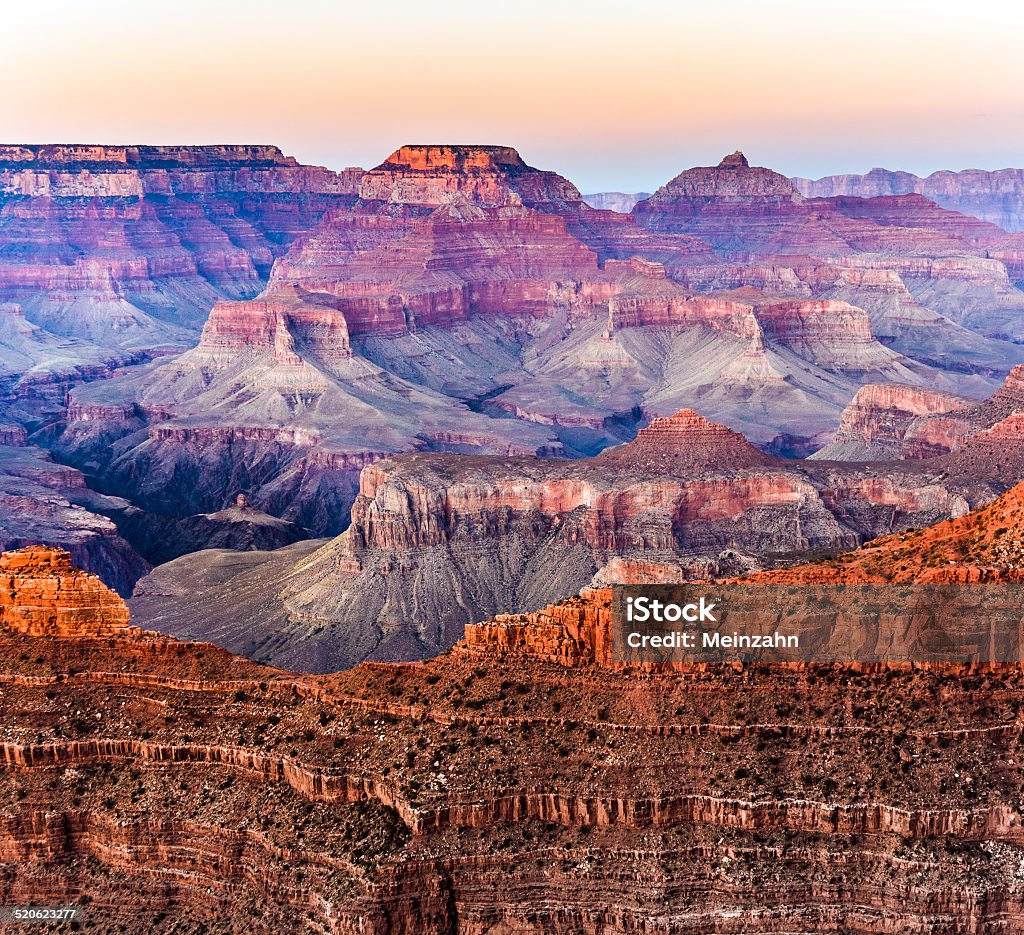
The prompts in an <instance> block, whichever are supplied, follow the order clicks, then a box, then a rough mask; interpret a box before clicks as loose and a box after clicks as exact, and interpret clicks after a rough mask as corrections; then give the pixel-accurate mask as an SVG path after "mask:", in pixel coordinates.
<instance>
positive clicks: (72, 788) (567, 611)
mask: <svg viewBox="0 0 1024 935" xmlns="http://www.w3.org/2000/svg"><path fill="white" fill-rule="evenodd" d="M666 430H668V431H673V432H675V431H685V429H684V428H683V427H681V426H674V427H668V428H667V429H666ZM715 439H716V440H715V445H717V446H719V447H721V448H725V449H735V450H740V449H742V450H744V451H746V452H747V454H748V455H749V458H750V459H751V461H752V462H753V463H757V462H759V461H760V460H762V459H763V458H764V457H765V456H764V455H763V454H762V453H758V452H757V451H756V449H752V448H750V447H749V446H747V447H744V446H743V444H742V442H740V441H738V440H737V439H736V438H735V437H734V435H732V434H730V433H729V432H728V431H726V430H720V431H718V432H716V433H715ZM1022 496H1024V494H1022V492H1021V489H1020V488H1015V489H1013V490H1011V491H1010V492H1009V493H1007V494H1006V495H1004V497H1003V498H1002V499H1000V500H997V501H996V502H995V503H993V504H992V505H991V506H989V507H987V508H984V509H982V510H980V511H978V512H976V513H969V514H966V515H964V516H963V517H961V518H960V519H958V520H953V521H951V522H945V523H942V524H940V525H939V526H936V527H934V528H933V529H924V530H921V531H920V532H916V533H904V534H899V535H896V536H890V537H889V538H888V539H884V540H881V541H880V542H876V543H871V544H869V545H868V546H867V547H865V548H862V549H861V550H859V551H858V552H854V553H851V554H850V555H849V556H843V557H840V558H838V559H836V560H835V561H834V562H833V563H831V564H830V563H825V564H822V563H815V564H814V565H811V566H807V567H806V572H805V573H806V574H807V575H810V576H812V577H818V578H821V577H825V578H828V577H829V576H831V575H832V573H833V572H832V571H831V569H832V568H834V567H839V568H844V569H847V570H848V572H849V573H850V575H851V577H857V578H858V579H859V580H874V579H873V576H874V575H876V574H878V573H879V571H878V569H881V573H882V574H883V575H886V576H889V575H893V574H896V575H897V576H898V575H899V574H901V573H903V572H901V571H900V570H899V566H900V564H902V563H903V562H904V561H905V560H906V559H907V558H908V557H909V558H910V559H911V560H919V561H920V562H922V563H924V564H929V565H931V566H932V567H935V568H937V569H941V573H942V574H943V575H944V576H945V577H946V578H947V580H948V579H949V578H950V576H954V577H955V575H956V574H957V573H958V568H959V567H961V566H962V567H963V568H965V569H966V568H972V567H982V566H984V567H986V568H988V569H990V570H991V573H992V574H1003V573H1006V574H1009V575H1011V576H1013V575H1016V576H1017V577H1019V574H1020V573H1019V571H1018V570H1015V569H1014V567H1013V565H1014V564H1015V562H1016V555H1017V553H1018V552H1019V551H1020V549H1021V547H1022V546H1021V534H1020V526H1019V522H1017V520H1018V519H1019V515H1020V513H1021V510H1022V506H1021V503H1022ZM968 540H969V542H970V543H971V545H970V546H969V548H968V551H966V552H965V551H964V544H965V543H966V542H968ZM985 549H987V550H988V551H983V550H985ZM243 554H244V553H243ZM915 557H917V558H916V559H915ZM948 559H952V560H953V564H952V565H951V564H950V562H949V561H948ZM799 573H800V572H799V569H791V570H789V571H787V572H785V574H786V575H787V576H789V578H788V580H795V579H793V576H794V574H799ZM606 615H607V591H604V590H601V589H597V590H589V591H585V592H584V593H583V594H582V595H581V596H578V597H574V598H571V599H569V600H568V601H564V602H559V603H557V604H554V605H552V606H550V607H548V608H547V609H545V610H543V611H537V612H534V613H530V614H513V615H505V616H500V617H497V618H494V619H491V620H486V621H483V622H481V623H479V624H474V625H470V626H468V627H467V628H466V633H465V637H464V639H463V640H461V641H460V642H458V643H457V644H456V645H455V646H454V647H453V648H452V649H451V650H449V651H448V652H446V653H444V654H442V655H440V656H438V657H437V658H435V659H432V660H431V661H429V662H425V663H417V664H405V665H402V664H388V663H365V664H363V665H361V666H359V667H357V668H355V669H352V670H349V671H346V672H340V673H336V674H334V675H329V676H310V675H297V674H293V673H290V672H287V671H285V670H282V669H275V668H269V667H266V666H261V665H257V664H255V663H253V662H250V661H248V660H246V659H244V658H241V657H238V656H232V655H230V654H229V653H227V652H225V651H224V650H222V649H219V648H217V647H215V646H212V645H210V644H208V643H202V642H178V641H176V640H174V639H171V638H168V637H166V636H162V635H160V634H157V633H153V632H150V631H147V630H145V629H140V628H139V627H138V626H136V625H134V624H133V623H132V621H131V620H130V619H129V615H128V612H127V610H126V608H125V606H124V604H123V603H122V602H120V601H119V599H118V598H117V597H116V596H115V595H113V594H112V593H111V592H110V591H109V590H107V589H106V588H105V587H104V586H103V585H102V584H101V583H100V582H99V580H98V579H97V578H95V577H94V576H92V575H88V574H84V573H82V572H79V571H77V570H76V569H74V567H73V566H72V565H71V563H70V560H69V556H68V555H67V553H63V552H60V551H56V550H53V549H43V548H35V549H24V550H20V551H16V552H8V553H6V554H4V555H3V556H2V557H0V644H2V652H0V711H2V715H3V716H2V718H0V723H3V725H4V727H3V731H2V733H3V736H2V738H0V743H2V744H3V765H4V769H3V771H2V773H0V783H3V785H4V786H5V795H4V802H5V803H6V804H5V806H4V810H3V815H2V820H0V841H2V846H0V863H2V865H3V872H2V873H0V896H2V898H3V900H4V902H5V903H7V904H11V903H15V904H24V903H29V902H38V901H40V900H42V899H44V898H45V901H48V902H50V903H65V904H77V905H79V906H81V912H82V915H83V917H84V920H85V921H86V922H87V923H88V925H89V927H90V928H93V929H95V930H97V931H100V932H113V931H117V930H118V928H119V927H121V928H123V927H124V926H125V925H127V926H129V927H135V928H136V929H138V928H139V927H140V926H141V927H144V928H145V929H146V930H148V931H153V932H164V931H167V932H170V931H181V930H182V926H185V929H186V930H192V929H195V928H196V927H197V926H199V925H202V927H203V928H204V929H205V930H207V931H218V932H219V931H231V930H234V929H235V928H237V923H238V920H239V919H240V918H244V919H245V924H246V928H247V929H249V930H251V931H256V932H267V933H270V932H275V931H300V930H301V931H316V932H329V933H340V935H345V933H352V935H354V933H356V932H358V933H361V935H366V933H380V935H383V933H387V932H396V931H402V932H407V933H410V935H416V933H427V932H430V933H451V935H455V933H492V935H496V933H499V932H508V931H522V930H527V931H531V932H535V933H562V932H569V931H573V932H577V931H592V932H595V933H597V932H600V933H603V935H617V933H634V932H635V933H639V932H646V933H651V932H664V933H666V935H667V933H669V932H672V933H680V932H684V933H685V932H693V933H697V932H701V933H709V932H710V933H718V932H721V933H726V932H737V931H760V930H767V931H788V932H811V931H822V930H837V931H844V932H851V933H885V932H892V931H901V932H920V933H934V932H937V931H946V932H968V931H971V932H978V931H981V932H995V931H1007V930H1010V931H1012V930H1015V929H1016V928H1018V927H1019V926H1020V924H1021V912H1022V905H1024V903H1022V896H1021V887H1022V886H1024V882H1022V879H1021V877H1020V873H1019V865H1020V849H1021V846H1022V844H1024V841H1022V835H1021V815H1020V798H1019V789H1020V787H1021V783H1022V781H1024V776H1022V775H1021V769H1022V767H1021V762H1022V760H1021V751H1020V750H1019V749H1018V748H1019V746H1020V743H1021V740H1020V728H1019V725H1020V717H1021V712H1020V702H1021V695H1022V690H1024V689H1022V686H1021V684H1020V669H1019V667H996V668H989V669H979V670H974V671H971V670H967V671H960V670H958V669H956V667H946V668H943V667H937V668H915V669H911V668H906V669H902V670H900V669H886V668H873V669H872V668H869V669H867V670H857V669H851V668H843V667H834V666H806V667H788V668H787V667H758V666H748V667H733V666H711V667H695V668H690V669H688V670H685V671H639V670H633V669H622V668H617V667H614V666H609V665H607V664H606V663H605V662H604V661H603V657H602V654H601V649H600V642H601V641H600V633H601V632H602V628H603V627H604V625H605V620H606ZM189 927H191V928H189Z"/></svg>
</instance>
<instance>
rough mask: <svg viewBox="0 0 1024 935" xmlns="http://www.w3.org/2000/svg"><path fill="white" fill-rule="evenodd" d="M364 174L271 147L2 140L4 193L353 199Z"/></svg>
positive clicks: (1, 186)
mask: <svg viewBox="0 0 1024 935" xmlns="http://www.w3.org/2000/svg"><path fill="white" fill-rule="evenodd" d="M362 175H363V170H362V169H344V170H342V171H341V172H335V171H334V170H332V169H327V168H324V167H323V166H307V165H303V164H302V163H300V162H299V161H298V160H296V159H295V158H294V157H293V156H286V155H285V154H284V153H282V152H281V150H280V149H278V148H277V147H276V146H269V145H218V146H102V145H96V146H93V145H42V146H17V145H14V146H11V145H6V146H5V145H0V191H3V192H7V193H10V194H15V195H23V196H29V197H33V196H36V197H54V198H81V197H119V198H141V197H144V196H146V195H208V196H209V195H222V194H232V193H239V192H252V193H258V194H261V195H277V196H280V195H292V196H296V195H300V194H301V195H306V196H313V195H319V196H332V197H333V198H335V199H337V198H338V196H346V198H347V203H351V201H354V200H355V195H356V189H357V187H358V184H359V179H360V178H361V177H362ZM249 210H254V209H249Z"/></svg>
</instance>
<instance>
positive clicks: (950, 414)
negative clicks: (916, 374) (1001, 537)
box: [814, 366, 1024, 475]
mask: <svg viewBox="0 0 1024 935" xmlns="http://www.w3.org/2000/svg"><path fill="white" fill-rule="evenodd" d="M1022 406H1024V367H1022V366H1017V367H1015V368H1014V369H1013V370H1011V371H1010V373H1009V374H1008V375H1007V377H1006V380H1005V381H1004V383H1003V385H1002V386H1001V387H1000V388H999V389H998V390H997V391H996V392H995V393H994V394H993V395H992V396H991V397H990V398H989V399H986V400H982V401H976V400H969V399H964V398H961V397H957V396H953V395H951V394H949V393H942V392H938V391H936V390H927V389H923V388H921V387H910V386H905V385H902V384H869V385H868V386H865V387H863V388H862V389H861V390H859V391H858V392H857V395H856V396H854V398H853V400H852V401H851V402H850V405H849V406H847V407H846V409H844V410H843V414H842V417H841V418H840V420H839V429H838V431H837V432H836V434H835V436H834V437H833V439H832V441H831V442H830V444H828V445H827V446H825V447H824V448H823V449H821V450H820V451H819V452H817V453H816V454H815V455H814V457H816V458H835V459H840V460H844V461H871V460H875V461H885V460H899V459H915V458H917V459H920V458H934V457H938V456H940V455H948V454H949V453H950V452H962V453H963V454H964V456H965V457H967V456H969V454H970V451H971V449H972V448H981V447H984V446H985V445H986V444H990V441H989V440H990V439H991V438H992V433H993V432H994V433H995V434H996V436H998V438H999V439H1000V445H1001V453H1002V456H1003V457H1004V458H1005V459H1007V460H1009V461H1013V462H1014V464H1015V466H1016V467H1020V466H1022V465H1024V436H1019V435H1018V434H1017V432H1016V430H1015V428H1014V425H1013V423H1012V421H1008V420H1010V419H1011V418H1012V417H1013V416H1014V415H1015V413H1017V411H1018V410H1019V409H1020V408H1021V407H1022ZM996 426H999V428H998V429H997V428H996ZM955 460H956V459H955V458H954V459H953V461H955ZM947 461H950V459H947ZM953 461H950V463H953ZM978 473H979V475H980V474H984V473H985V472H984V471H979V472H978Z"/></svg>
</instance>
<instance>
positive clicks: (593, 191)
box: [0, 140, 1024, 195]
mask: <svg viewBox="0 0 1024 935" xmlns="http://www.w3.org/2000/svg"><path fill="white" fill-rule="evenodd" d="M19 146H22V147H25V148H26V149H39V148H43V147H49V146H67V147H83V148H87V147H99V148H102V147H110V148H113V147H118V148H125V149H131V148H143V147H146V148H150V147H151V148H177V149H215V148H221V147H222V148H226V149H236V148H237V149H250V148H251V149H258V148H273V149H276V150H277V151H278V152H280V153H281V154H282V156H285V157H289V158H292V159H294V160H295V161H296V162H298V163H299V164H300V165H302V166H308V167H311V168H322V169H327V170H328V171H331V172H335V173H339V174H340V173H342V172H349V171H352V170H355V169H358V170H361V171H363V172H368V171H370V170H371V169H373V168H376V167H377V166H380V165H383V164H384V163H385V162H386V160H387V157H388V156H390V155H393V154H394V153H397V152H398V151H399V150H401V149H404V148H414V149H419V148H434V147H437V148H448V147H452V148H456V149H489V150H493V149H509V150H513V151H515V152H516V153H518V154H519V156H520V158H523V157H522V153H521V152H520V149H519V147H518V146H514V145H509V144H507V143H440V142H435V143H402V144H400V145H398V146H395V147H394V148H392V149H390V150H388V151H387V154H386V155H385V156H384V158H383V159H382V160H381V161H380V162H379V163H377V164H376V165H375V166H370V167H368V168H367V167H364V166H361V165H356V164H349V165H343V166H340V167H339V166H338V164H337V163H332V161H309V162H306V161H304V160H303V158H300V157H299V156H296V155H292V153H291V152H289V151H288V149H287V148H285V147H282V146H281V145H280V144H278V143H266V142H263V143H259V142H247V143H243V142H223V141H222V142H216V143H213V142H204V143H182V142H159V143H156V142H138V141H136V142H131V143H124V142H111V141H107V142H98V141H92V142H82V141H67V140H57V141H50V142H33V143H29V142H0V148H4V147H19ZM300 148H301V147H300ZM736 152H742V148H741V149H740V150H736ZM725 155H728V154H725ZM82 161H83V162H84V161H87V160H82ZM523 162H524V163H525V164H526V165H527V166H528V167H529V168H532V169H537V170H538V171H542V172H553V173H555V174H557V175H561V176H562V177H563V178H565V179H567V180H568V181H570V182H573V177H572V175H569V174H566V173H564V172H563V171H561V170H558V169H549V168H544V167H541V166H536V165H534V164H532V163H530V162H527V160H526V159H523ZM716 165H717V163H716V164H714V165H711V164H708V165H702V164H696V163H694V164H692V165H688V166H684V167H683V168H681V169H679V170H678V172H677V173H676V174H677V175H678V174H679V173H682V172H685V171H687V170H688V169H697V168H715V166H716ZM26 168H27V166H26ZM751 168H763V169H770V170H771V171H773V172H779V174H780V175H784V176H785V177H786V178H789V179H796V180H803V181H810V182H818V181H821V180H822V179H827V178H835V177H864V176H868V175H870V174H871V173H873V172H886V173H902V174H906V175H909V176H913V177H914V178H917V179H921V180H927V179H928V178H930V177H932V176H934V175H939V174H942V173H950V174H953V175H958V174H961V173H964V172H983V173H986V174H994V173H998V172H1015V171H1022V170H1024V166H1020V165H1017V166H1015V165H1003V166H1000V167H999V168H995V169H984V168H981V167H980V166H977V165H967V166H962V167H961V168H950V167H948V166H946V167H942V168H938V169H933V170H932V171H931V172H928V173H926V174H922V173H920V172H915V171H913V170H910V169H900V168H895V169H890V168H888V167H886V166H877V165H876V166H872V167H871V168H870V169H866V170H863V171H846V172H843V171H834V172H824V173H823V174H821V175H811V174H807V175H804V174H794V175H788V174H786V173H785V172H783V171H780V170H778V169H775V168H773V167H772V166H770V165H765V166H762V165H759V164H754V163H751ZM671 178H674V176H672V177H671ZM671 178H669V179H666V180H665V181H666V182H667V181H670V180H671ZM573 184H576V183H575V182H573ZM661 184H664V182H663V183H661ZM577 187H578V186H577ZM651 187H652V186H647V187H646V188H642V189H636V188H634V189H633V190H629V189H630V186H618V187H609V186H602V187H598V186H588V188H587V190H586V191H583V189H580V192H581V194H583V195H598V194H604V193H609V194H624V195H635V194H641V193H647V188H651ZM658 187H660V186H653V188H654V189H657V188H658Z"/></svg>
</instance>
